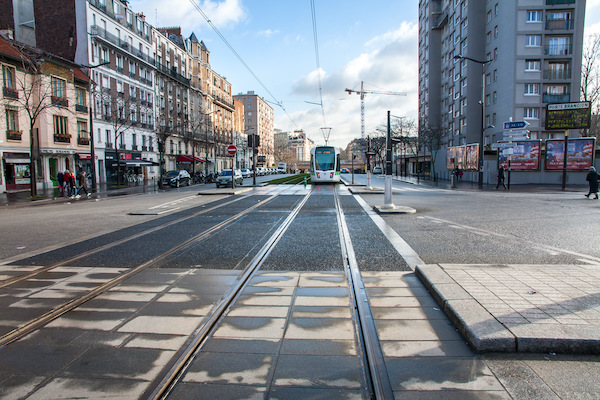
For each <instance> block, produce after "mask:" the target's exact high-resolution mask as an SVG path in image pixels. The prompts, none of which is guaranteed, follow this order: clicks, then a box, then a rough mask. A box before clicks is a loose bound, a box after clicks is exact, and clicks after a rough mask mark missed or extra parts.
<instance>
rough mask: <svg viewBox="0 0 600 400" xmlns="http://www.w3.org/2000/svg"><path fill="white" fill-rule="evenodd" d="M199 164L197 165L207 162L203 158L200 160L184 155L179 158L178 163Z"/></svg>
mask: <svg viewBox="0 0 600 400" xmlns="http://www.w3.org/2000/svg"><path fill="white" fill-rule="evenodd" d="M194 161H195V162H197V163H203V162H206V160H203V159H201V158H198V157H196V156H186V155H183V154H180V155H178V156H177V162H179V163H190V164H191V163H192V162H194Z"/></svg>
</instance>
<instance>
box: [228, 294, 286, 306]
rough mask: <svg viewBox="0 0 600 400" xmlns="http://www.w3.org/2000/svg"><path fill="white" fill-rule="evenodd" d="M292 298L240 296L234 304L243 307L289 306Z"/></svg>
mask: <svg viewBox="0 0 600 400" xmlns="http://www.w3.org/2000/svg"><path fill="white" fill-rule="evenodd" d="M292 299H293V297H292V296H254V295H247V294H242V295H241V296H240V297H239V298H238V300H237V301H236V304H238V305H245V306H290V305H291V304H292Z"/></svg>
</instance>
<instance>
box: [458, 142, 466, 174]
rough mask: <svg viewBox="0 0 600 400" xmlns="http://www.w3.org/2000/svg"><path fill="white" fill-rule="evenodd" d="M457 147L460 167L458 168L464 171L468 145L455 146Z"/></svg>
mask: <svg viewBox="0 0 600 400" xmlns="http://www.w3.org/2000/svg"><path fill="white" fill-rule="evenodd" d="M455 149H456V158H455V160H456V166H457V167H458V169H462V170H463V171H464V169H465V161H466V158H467V152H466V147H465V146H459V147H455Z"/></svg>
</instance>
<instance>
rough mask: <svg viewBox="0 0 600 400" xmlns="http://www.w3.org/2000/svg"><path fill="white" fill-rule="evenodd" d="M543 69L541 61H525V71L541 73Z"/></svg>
mask: <svg viewBox="0 0 600 400" xmlns="http://www.w3.org/2000/svg"><path fill="white" fill-rule="evenodd" d="M540 69H541V62H540V60H525V71H527V72H531V71H535V72H539V71H540Z"/></svg>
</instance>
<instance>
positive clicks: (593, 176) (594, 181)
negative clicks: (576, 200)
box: [585, 167, 600, 199]
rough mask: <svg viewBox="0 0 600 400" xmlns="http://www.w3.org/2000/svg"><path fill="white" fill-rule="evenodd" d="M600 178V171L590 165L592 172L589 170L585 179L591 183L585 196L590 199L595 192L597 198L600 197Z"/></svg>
mask: <svg viewBox="0 0 600 400" xmlns="http://www.w3.org/2000/svg"><path fill="white" fill-rule="evenodd" d="M599 179H600V175H598V173H597V172H596V168H594V167H590V172H588V174H587V176H586V178H585V180H586V181H588V183H589V185H590V191H589V193H588V194H586V195H585V197H587V198H588V199H589V198H590V195H591V194H592V193H593V194H594V196H596V197H594V198H595V199H598V180H599Z"/></svg>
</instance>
